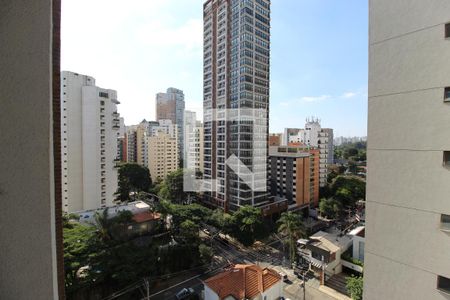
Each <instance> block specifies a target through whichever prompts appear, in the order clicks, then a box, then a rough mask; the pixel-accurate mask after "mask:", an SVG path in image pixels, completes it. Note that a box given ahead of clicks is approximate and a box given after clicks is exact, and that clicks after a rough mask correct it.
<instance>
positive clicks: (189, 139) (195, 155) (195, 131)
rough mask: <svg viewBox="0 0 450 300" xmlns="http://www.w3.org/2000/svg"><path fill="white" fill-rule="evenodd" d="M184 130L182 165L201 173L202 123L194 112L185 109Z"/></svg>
mask: <svg viewBox="0 0 450 300" xmlns="http://www.w3.org/2000/svg"><path fill="white" fill-rule="evenodd" d="M184 130H185V134H184V137H185V139H184V140H185V145H184V149H185V156H184V158H183V159H184V160H183V161H184V167H185V168H187V169H190V170H193V171H195V172H196V173H198V172H201V173H203V170H204V169H203V142H204V141H203V124H202V122H201V121H197V114H196V113H195V112H193V111H188V110H187V111H185V115H184Z"/></svg>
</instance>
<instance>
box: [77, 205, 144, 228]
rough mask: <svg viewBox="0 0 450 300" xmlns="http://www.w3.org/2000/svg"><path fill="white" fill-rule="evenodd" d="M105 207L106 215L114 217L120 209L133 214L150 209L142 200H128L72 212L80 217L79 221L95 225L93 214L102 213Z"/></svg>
mask: <svg viewBox="0 0 450 300" xmlns="http://www.w3.org/2000/svg"><path fill="white" fill-rule="evenodd" d="M105 209H107V210H108V217H109V218H114V217H116V216H117V215H118V214H119V213H120V212H121V211H129V212H131V213H132V214H133V215H136V214H139V213H143V212H148V211H149V210H150V205H148V204H147V203H145V202H143V201H134V202H129V203H127V204H119V205H114V206H109V207H106V208H99V209H90V210H83V211H77V212H74V214H76V215H78V216H80V218H79V222H80V223H88V224H91V225H95V214H96V213H99V214H102V213H103V211H104V210H105Z"/></svg>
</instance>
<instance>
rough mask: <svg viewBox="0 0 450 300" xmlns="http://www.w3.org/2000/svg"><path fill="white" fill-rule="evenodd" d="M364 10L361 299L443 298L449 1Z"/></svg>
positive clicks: (449, 187)
mask: <svg viewBox="0 0 450 300" xmlns="http://www.w3.org/2000/svg"><path fill="white" fill-rule="evenodd" d="M369 9H370V13H369V15H370V30H369V41H370V43H369V100H368V101H369V111H368V112H369V121H368V147H367V150H368V151H367V154H368V168H367V170H368V174H367V206H366V220H367V222H366V245H365V259H364V299H365V300H374V299H393V300H397V299H398V300H399V299H411V300H415V299H417V300H419V299H428V300H438V299H439V300H440V299H449V295H450V259H449V253H450V234H449V232H450V204H449V200H448V197H449V195H450V184H449V182H450V167H449V163H450V159H449V158H450V155H449V153H450V152H449V151H450V139H449V137H448V128H450V110H449V109H450V107H449V104H448V102H447V101H448V100H449V99H450V94H449V93H448V92H449V91H450V88H449V87H450V76H449V71H450V40H449V39H450V24H449V21H450V1H446V0H428V1H390V0H376V1H374V0H371V1H370V5H369ZM418 137H420V138H418Z"/></svg>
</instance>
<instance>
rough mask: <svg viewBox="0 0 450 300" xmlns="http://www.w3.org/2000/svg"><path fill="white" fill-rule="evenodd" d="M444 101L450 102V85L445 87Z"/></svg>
mask: <svg viewBox="0 0 450 300" xmlns="http://www.w3.org/2000/svg"><path fill="white" fill-rule="evenodd" d="M444 102H450V87H446V88H445V89H444Z"/></svg>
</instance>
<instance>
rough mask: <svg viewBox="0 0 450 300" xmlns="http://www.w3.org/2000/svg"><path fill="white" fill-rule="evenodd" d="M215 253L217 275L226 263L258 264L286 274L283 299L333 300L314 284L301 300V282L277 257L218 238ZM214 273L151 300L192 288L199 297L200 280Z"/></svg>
mask: <svg viewBox="0 0 450 300" xmlns="http://www.w3.org/2000/svg"><path fill="white" fill-rule="evenodd" d="M212 246H213V248H214V249H215V253H216V255H217V256H218V261H217V262H216V263H215V267H214V268H215V272H214V273H218V272H220V271H221V270H222V268H223V267H225V266H226V265H227V263H233V264H236V263H253V264H254V263H258V264H259V265H260V266H261V267H269V268H273V269H275V270H278V271H283V272H285V273H286V274H288V276H289V279H290V280H291V282H290V283H287V284H285V287H284V291H285V297H287V298H289V299H291V300H335V298H333V297H331V296H329V295H328V294H325V293H323V292H321V291H319V290H318V289H317V287H316V286H315V283H314V282H309V281H308V282H307V284H306V299H304V298H303V289H302V288H301V286H300V283H301V281H300V280H299V279H298V278H297V277H296V276H295V275H293V272H292V270H289V269H285V268H283V267H282V264H281V260H280V259H279V258H278V257H277V258H274V257H271V256H270V255H267V253H264V252H258V251H249V250H247V249H240V248H238V247H236V246H234V245H232V244H229V243H227V242H224V241H222V240H220V239H219V238H215V239H214V240H213V243H212ZM214 273H210V274H205V275H201V276H199V277H196V278H191V279H187V280H184V281H183V279H180V281H181V282H179V283H177V284H176V285H172V286H171V287H169V288H167V289H165V290H163V291H161V292H159V293H157V294H153V295H151V297H150V299H152V300H171V299H175V295H176V293H177V292H178V291H180V290H181V289H182V288H189V287H191V288H193V289H194V290H195V291H196V292H197V293H198V294H199V295H201V293H202V291H203V284H202V281H201V280H202V279H203V280H204V279H206V278H209V277H211V276H213V274H214Z"/></svg>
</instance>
